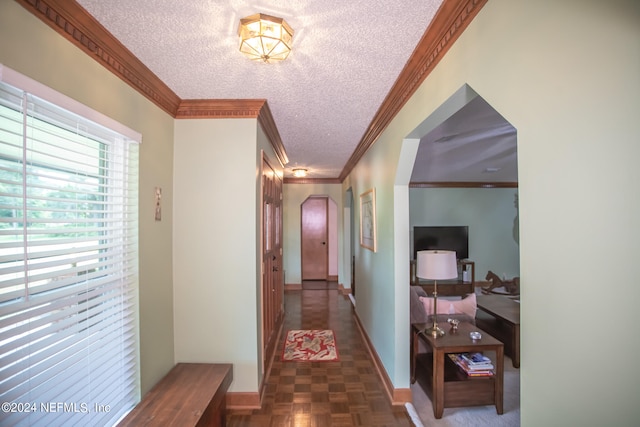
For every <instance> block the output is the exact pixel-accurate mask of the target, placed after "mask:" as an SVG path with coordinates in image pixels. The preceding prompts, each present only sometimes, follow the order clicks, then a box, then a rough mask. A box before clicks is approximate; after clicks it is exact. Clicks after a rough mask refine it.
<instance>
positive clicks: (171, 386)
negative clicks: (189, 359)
mask: <svg viewBox="0 0 640 427" xmlns="http://www.w3.org/2000/svg"><path fill="white" fill-rule="evenodd" d="M232 380H233V365H231V364H211V363H178V364H177V365H176V366H174V367H173V368H172V369H171V371H169V373H168V374H167V375H166V376H165V377H164V378H162V380H160V382H158V383H157V384H156V385H155V386H153V388H152V389H151V390H150V391H149V392H148V393H147V394H146V395H145V396H144V398H143V399H142V401H141V402H140V403H138V404H137V405H136V407H135V408H133V410H132V411H131V412H130V413H129V414H128V415H127V416H126V417H125V418H124V419H123V420H122V421H121V422H120V423H119V424H118V426H119V427H126V426H131V427H133V426H163V427H164V426H180V427H187V426H216V427H217V426H224V425H225V424H226V420H225V395H226V393H227V389H228V388H229V385H231V381H232Z"/></svg>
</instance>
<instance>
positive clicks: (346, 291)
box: [338, 283, 351, 295]
mask: <svg viewBox="0 0 640 427" xmlns="http://www.w3.org/2000/svg"><path fill="white" fill-rule="evenodd" d="M338 290H339V291H340V293H341V294H342V295H349V294H351V288H345V287H344V285H343V284H342V283H339V284H338Z"/></svg>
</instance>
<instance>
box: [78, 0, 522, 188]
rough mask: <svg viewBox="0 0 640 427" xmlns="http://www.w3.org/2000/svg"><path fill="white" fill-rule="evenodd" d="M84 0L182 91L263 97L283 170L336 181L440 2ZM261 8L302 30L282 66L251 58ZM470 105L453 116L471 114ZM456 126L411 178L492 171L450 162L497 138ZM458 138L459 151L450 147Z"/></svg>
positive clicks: (191, 95) (196, 95) (192, 95)
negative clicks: (246, 36) (246, 38)
mask: <svg viewBox="0 0 640 427" xmlns="http://www.w3.org/2000/svg"><path fill="white" fill-rule="evenodd" d="M77 2H78V3H79V4H80V5H81V6H82V7H84V8H85V9H86V10H87V11H88V12H89V13H90V14H91V15H92V16H93V17H94V18H96V19H97V20H98V21H99V22H100V23H101V24H102V25H103V26H104V27H105V28H106V29H107V30H108V31H109V32H110V33H111V34H113V35H114V36H115V37H116V38H117V39H118V40H119V41H120V42H121V43H122V44H123V45H124V46H125V47H126V48H127V49H129V50H130V51H131V52H132V53H133V54H134V55H135V56H136V57H137V58H138V59H140V61H142V63H144V64H145V66H146V67H148V68H149V69H150V70H151V71H152V72H153V73H154V74H155V75H156V76H157V77H158V78H159V79H160V80H162V81H163V82H164V83H165V84H166V85H167V86H168V87H169V88H170V89H171V90H172V91H173V92H175V94H176V95H177V96H178V97H180V98H181V99H266V100H267V102H268V104H269V107H270V110H271V113H272V115H273V119H274V121H275V123H276V125H277V129H278V132H279V134H280V137H281V139H282V144H283V146H284V148H285V150H286V154H287V157H288V159H289V163H288V164H287V165H286V166H285V177H290V176H291V170H292V169H293V168H294V167H305V168H308V169H309V178H311V179H313V178H323V179H336V178H338V177H339V176H340V174H341V172H343V170H344V168H345V165H346V164H347V162H348V161H349V159H350V157H351V156H352V155H353V154H354V150H356V149H357V147H358V145H359V143H360V142H361V140H363V137H364V135H365V133H366V132H367V131H368V130H369V128H370V125H371V123H372V119H373V118H374V116H375V115H376V113H377V112H378V109H379V108H380V107H381V105H382V104H383V101H384V100H385V97H386V96H387V94H388V93H389V92H390V90H391V89H392V87H393V85H394V83H395V82H396V79H397V78H398V76H399V75H400V73H401V72H402V70H403V68H404V67H405V65H406V64H407V61H408V60H409V59H410V58H411V56H412V53H413V51H414V49H415V48H416V46H417V45H418V43H419V42H420V39H421V37H422V36H423V35H424V33H425V31H426V29H427V27H428V26H429V24H430V22H431V20H432V19H433V17H434V15H435V14H436V12H437V10H438V8H439V7H440V5H441V3H442V0H405V1H402V2H394V1H381V0H367V1H350V2H345V1H342V0H323V1H314V2H310V1H308V2H291V1H285V0H257V1H251V2H249V1H248V0H224V1H223V0H207V1H178V0H137V1H130V0H109V1H104V0H77ZM259 12H260V13H267V14H270V15H274V16H278V17H282V18H284V19H285V20H286V21H287V22H288V23H289V25H290V26H291V27H292V28H293V30H294V32H295V34H294V38H293V50H292V53H291V54H290V56H289V58H287V59H286V60H285V61H283V62H281V63H275V64H265V63H261V62H253V61H250V60H249V59H247V58H245V57H244V56H243V55H242V54H241V53H240V52H239V51H238V46H239V40H238V36H237V30H238V22H239V20H240V19H241V18H243V17H245V16H248V15H251V14H254V13H259ZM480 110H481V109H478V108H476V109H469V112H470V113H474V114H482V112H481V111H480ZM463 113H464V112H461V113H460V115H459V117H458V119H457V121H456V122H457V123H463V124H465V123H471V122H472V121H471V120H470V119H468V118H465V117H464V114H463ZM474 123H475V122H474ZM492 128H495V129H497V128H500V125H498V124H495V123H494V124H492ZM450 129H451V127H446V126H445V127H443V128H442V129H441V130H440V133H437V135H438V139H443V138H444V139H447V141H448V142H447V144H446V145H445V144H436V146H437V147H438V148H440V149H444V147H445V146H446V147H447V149H448V150H449V153H448V155H447V153H446V152H442V151H443V150H438V149H428V148H424V149H423V148H422V147H421V150H420V157H421V159H422V160H421V161H419V162H416V164H417V165H422V166H420V167H419V168H418V167H417V168H416V171H414V177H413V179H417V180H429V181H438V180H445V181H452V180H453V181H455V180H462V181H474V180H486V179H487V176H486V174H481V173H479V174H476V175H473V174H466V175H464V177H463V178H464V179H460V177H459V176H458V177H457V176H456V173H457V172H456V173H452V171H453V170H456V171H459V170H460V167H459V166H460V165H463V164H469V163H474V162H477V161H478V160H480V159H481V158H483V156H481V157H478V158H476V159H475V160H473V159H474V158H475V157H473V158H467V159H461V158H460V157H459V155H464V156H467V157H469V156H478V153H480V154H483V155H484V153H485V151H487V149H488V148H487V147H488V146H490V145H491V142H488V141H487V139H486V138H484V139H483V141H484V142H483V143H482V144H477V146H475V147H474V148H473V149H469V148H468V147H467V146H469V145H470V143H471V141H472V140H473V136H472V135H471V134H472V133H473V132H472V129H470V128H469V127H467V128H465V130H464V131H461V130H459V129H457V130H455V129H454V130H453V131H449V130H450ZM500 129H501V128H500ZM434 132H436V131H434ZM445 133H446V134H445ZM483 134H484V133H483ZM473 145H475V144H473ZM454 147H457V149H458V150H461V151H460V152H459V153H461V154H452V153H451V149H453V148H454ZM462 147H467V148H466V149H464V150H463V149H462ZM513 150H515V143H514V144H513ZM444 151H447V150H444ZM436 154H437V156H438V157H434V155H436ZM425 156H426V157H425ZM425 159H428V161H426V162H425V161H424V160H425ZM452 159H453V160H452ZM443 162H444V163H443ZM449 162H451V167H448V165H449ZM428 164H430V165H432V167H431V169H430V172H426V169H425V167H426V166H424V165H428ZM433 165H437V167H436V166H433ZM492 165H493V163H491V165H490V166H484V167H483V165H480V164H478V165H476V166H477V167H475V168H474V170H478V169H479V170H484V169H485V168H486V167H493V166H492ZM418 169H419V170H418ZM467 169H468V168H467ZM509 179H511V178H509ZM492 180H495V179H492ZM512 180H513V181H516V180H517V177H516V179H512Z"/></svg>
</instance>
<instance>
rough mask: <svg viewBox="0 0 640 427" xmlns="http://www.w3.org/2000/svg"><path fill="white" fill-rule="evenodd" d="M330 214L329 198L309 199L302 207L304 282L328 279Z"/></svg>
mask: <svg viewBox="0 0 640 427" xmlns="http://www.w3.org/2000/svg"><path fill="white" fill-rule="evenodd" d="M328 212H329V199H328V198H327V197H309V198H308V199H307V200H305V202H304V203H303V204H302V206H301V228H302V230H301V240H302V242H301V245H302V250H301V253H302V280H327V278H328V274H329V245H328V241H327V239H328V223H327V221H328V217H329V214H328Z"/></svg>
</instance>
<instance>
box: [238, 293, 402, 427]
mask: <svg viewBox="0 0 640 427" xmlns="http://www.w3.org/2000/svg"><path fill="white" fill-rule="evenodd" d="M284 304H285V319H284V326H283V328H282V333H281V334H280V339H279V343H278V347H277V349H276V352H275V353H276V354H275V355H274V360H273V365H272V368H271V372H270V374H269V377H268V378H267V383H266V386H265V395H264V398H263V404H262V408H261V409H256V410H245V411H240V410H229V411H228V412H227V427H328V426H336V427H337V426H345V427H346V426H367V427H382V426H389V427H391V426H393V427H396V426H406V427H410V426H412V425H413V424H412V423H411V421H410V419H409V416H408V415H407V413H406V410H405V408H404V406H392V405H391V404H390V403H389V401H388V399H387V397H386V394H385V391H384V386H383V384H382V382H381V380H380V379H379V377H378V375H377V373H376V370H375V366H374V364H373V361H372V360H371V357H370V356H369V353H368V352H367V350H366V346H365V343H364V341H363V339H362V336H361V335H360V332H359V330H358V327H357V326H356V322H355V319H354V317H353V313H352V308H351V301H350V300H349V298H348V297H345V296H343V295H341V293H340V291H338V290H337V288H336V286H332V285H331V284H329V285H325V284H324V282H319V283H318V282H316V283H315V284H303V289H302V290H297V291H288V292H285V299H284ZM290 329H333V331H334V333H335V337H336V342H337V346H338V354H339V358H340V360H339V361H337V362H282V361H281V352H282V346H283V345H284V338H285V336H286V332H287V331H288V330H290Z"/></svg>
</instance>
